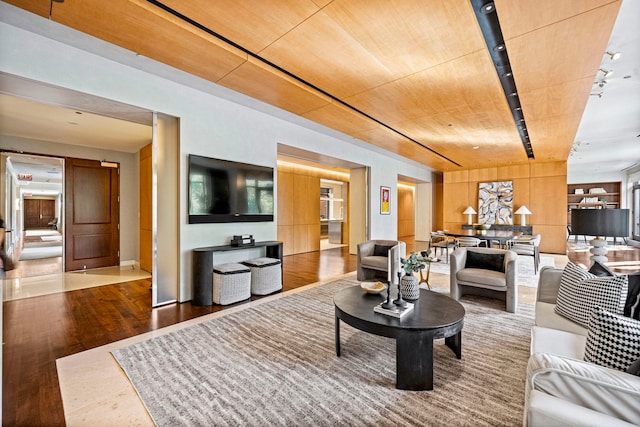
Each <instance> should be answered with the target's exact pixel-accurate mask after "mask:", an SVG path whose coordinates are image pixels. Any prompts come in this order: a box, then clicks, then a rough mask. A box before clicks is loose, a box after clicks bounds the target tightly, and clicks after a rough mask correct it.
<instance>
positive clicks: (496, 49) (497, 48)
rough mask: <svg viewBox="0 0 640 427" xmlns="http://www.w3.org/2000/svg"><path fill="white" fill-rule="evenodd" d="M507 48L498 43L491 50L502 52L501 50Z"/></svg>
mask: <svg viewBox="0 0 640 427" xmlns="http://www.w3.org/2000/svg"><path fill="white" fill-rule="evenodd" d="M506 48H507V47H506V46H505V45H504V43H500V44H499V45H497V46H496V47H494V48H493V50H495V51H496V52H502V51H503V50H505V49H506Z"/></svg>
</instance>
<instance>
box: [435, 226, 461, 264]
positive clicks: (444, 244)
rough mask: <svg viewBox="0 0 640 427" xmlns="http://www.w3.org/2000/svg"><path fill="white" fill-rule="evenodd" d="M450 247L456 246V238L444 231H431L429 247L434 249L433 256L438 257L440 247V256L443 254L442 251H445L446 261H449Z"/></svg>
mask: <svg viewBox="0 0 640 427" xmlns="http://www.w3.org/2000/svg"><path fill="white" fill-rule="evenodd" d="M449 248H455V241H454V239H452V238H451V237H449V236H447V235H445V234H444V233H443V232H437V231H436V232H431V239H430V240H429V249H433V256H435V257H437V256H438V249H440V256H442V251H444V253H445V262H449Z"/></svg>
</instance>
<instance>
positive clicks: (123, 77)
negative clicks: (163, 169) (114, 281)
mask: <svg viewBox="0 0 640 427" xmlns="http://www.w3.org/2000/svg"><path fill="white" fill-rule="evenodd" d="M25 13H26V12H25ZM25 13H23V12H22V11H20V10H16V9H15V8H13V7H11V6H9V5H6V4H4V3H1V4H0V20H2V21H4V22H2V23H0V51H1V52H2V55H0V71H3V72H5V73H9V74H13V75H17V76H22V77H25V78H28V79H33V80H37V81H40V82H45V83H48V84H52V85H56V86H62V87H66V88H70V89H74V90H77V91H82V92H86V93H90V94H94V95H97V96H100V97H104V98H108V99H113V100H116V101H120V102H124V103H127V104H131V105H136V106H140V107H143V108H146V109H149V110H152V111H157V112H161V113H164V114H169V115H172V116H175V117H178V118H180V141H181V142H180V150H179V152H180V170H181V173H180V183H179V189H180V191H181V193H180V194H179V195H178V201H177V202H178V203H177V205H178V206H179V210H180V252H181V257H182V259H181V263H180V264H181V265H182V266H183V268H182V271H181V278H180V301H185V300H189V299H190V298H191V250H192V249H193V248H196V247H201V246H211V245H220V244H226V243H227V242H228V241H229V239H230V237H231V236H232V235H234V234H253V235H254V237H255V238H256V240H274V239H276V236H277V230H276V222H272V223H234V224H195V225H189V224H187V214H186V203H187V198H186V194H185V191H186V185H187V184H186V170H187V155H188V154H190V153H193V154H199V155H204V156H210V157H217V158H222V159H229V160H236V161H242V162H246V163H254V164H259V165H266V166H271V167H274V168H275V167H276V157H277V144H278V143H282V144H286V145H289V146H293V147H298V148H301V149H304V150H308V151H313V152H321V153H323V154H326V155H328V156H331V157H336V158H341V159H344V160H347V161H350V162H353V163H357V164H361V165H366V166H370V168H371V191H372V194H371V197H370V206H369V207H370V209H371V212H372V215H371V237H372V238H387V239H395V238H396V237H397V236H396V235H397V213H396V211H397V189H396V183H397V177H398V175H399V174H400V175H403V176H407V177H412V178H415V179H417V180H420V181H423V182H430V180H431V170H430V169H429V168H427V167H424V166H422V165H419V164H418V163H415V162H411V161H404V160H401V159H400V158H399V157H398V156H395V155H392V154H390V153H384V152H381V150H378V149H376V150H370V149H367V148H366V147H365V145H364V144H363V143H362V142H358V141H356V142H354V143H352V142H350V141H353V139H352V138H351V137H346V136H341V135H337V134H336V132H328V134H327V133H323V132H320V131H318V130H317V129H320V127H319V126H317V125H311V124H309V125H308V126H303V125H301V124H296V123H293V122H292V121H289V120H285V119H283V117H291V118H292V120H293V119H294V116H292V115H289V114H288V113H283V112H282V111H279V110H278V111H275V110H274V115H271V114H267V113H265V112H264V111H267V110H269V108H267V107H265V106H264V105H262V104H260V103H257V102H256V101H255V100H250V99H248V98H246V97H244V98H243V97H242V96H236V98H238V99H246V100H247V103H248V104H253V105H256V104H259V107H260V109H261V110H263V111H258V110H256V109H253V108H249V107H247V106H244V105H240V104H238V103H236V102H232V101H230V100H228V99H225V98H231V97H232V95H231V94H230V91H228V90H226V89H224V88H220V87H219V86H217V85H214V84H210V83H205V82H203V81H202V80H200V79H197V78H195V77H193V76H188V75H185V74H184V73H181V72H178V71H176V70H173V69H170V68H169V67H166V66H164V65H161V64H154V66H155V67H157V69H158V70H159V71H158V74H162V75H165V76H166V75H175V76H178V77H179V79H180V80H181V81H182V83H177V82H176V81H172V80H169V79H167V78H164V77H160V76H159V75H157V74H151V73H149V72H146V71H142V70H141V69H138V68H135V67H134V66H129V65H124V64H123V63H120V62H126V63H128V64H132V65H136V61H143V60H141V59H138V58H137V57H136V56H135V55H134V54H133V53H131V52H127V51H124V50H119V49H118V48H115V47H113V46H110V45H109V46H107V48H105V43H104V42H101V41H97V40H95V39H93V38H91V37H89V36H86V35H84V34H81V33H77V32H75V31H73V30H70V29H67V28H64V27H61V26H59V25H58V24H56V23H53V22H51V21H48V20H45V19H41V18H38V17H31V16H26V15H25ZM16 14H17V15H18V18H19V19H17V18H16ZM7 22H11V23H12V24H8V23H7ZM14 23H18V24H14ZM14 25H20V26H22V27H27V28H29V31H26V30H24V29H22V28H18V27H16V26H14ZM48 29H50V31H49V32H48V33H47V30H48ZM31 31H37V32H38V33H39V34H43V33H47V35H48V37H44V36H41V35H39V34H35V33H33V32H31ZM49 37H56V38H57V39H62V40H71V39H73V40H74V43H77V44H80V43H81V44H82V45H83V48H84V49H85V50H81V49H79V48H76V47H72V46H70V45H68V44H64V43H61V42H58V41H54V40H52V39H51V38H49ZM89 50H91V51H94V52H100V53H101V54H102V53H103V52H116V53H118V52H119V53H120V55H121V57H120V58H118V60H119V61H120V62H116V61H114V60H110V59H106V58H104V57H102V56H99V55H98V54H94V53H90V52H89ZM151 63H152V61H150V60H148V59H144V66H145V67H146V68H149V67H150V64H151ZM174 80H177V79H174ZM184 82H193V84H189V85H186V84H184ZM205 85H206V91H205V90H202V88H203V87H204V86H205ZM194 87H198V88H199V89H195V88H194ZM212 93H219V96H216V95H214V94H212ZM276 116H278V117H276ZM296 120H298V119H296ZM302 122H303V123H304V122H305V121H304V120H302ZM276 185H277V183H276ZM383 185H384V186H389V187H391V196H392V199H391V206H392V209H391V210H392V214H391V215H380V214H379V212H380V206H379V196H378V193H379V189H380V186H383ZM159 214H161V213H159ZM160 249H161V248H160Z"/></svg>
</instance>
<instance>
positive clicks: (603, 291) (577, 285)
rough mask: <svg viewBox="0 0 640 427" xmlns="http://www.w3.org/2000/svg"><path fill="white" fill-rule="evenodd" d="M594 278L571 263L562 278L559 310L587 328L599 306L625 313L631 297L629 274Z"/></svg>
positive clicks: (556, 308)
mask: <svg viewBox="0 0 640 427" xmlns="http://www.w3.org/2000/svg"><path fill="white" fill-rule="evenodd" d="M593 277H594V276H593V275H592V274H590V273H589V272H587V271H586V270H583V269H582V268H580V267H578V266H577V265H575V264H573V263H571V262H569V263H568V264H567V265H566V267H565V268H564V271H563V273H562V279H561V280H560V288H559V289H558V299H557V304H556V307H555V312H556V313H557V314H559V315H561V316H564V317H566V318H568V319H570V320H573V321H574V322H576V323H578V324H580V325H582V326H584V327H587V325H588V323H589V319H590V317H591V313H592V312H593V309H594V308H595V307H596V306H600V307H602V308H604V309H606V310H608V311H610V312H612V313H615V314H622V312H623V310H624V303H625V300H626V296H627V281H628V280H627V277H626V276H616V277H600V278H593ZM585 278H586V279H585Z"/></svg>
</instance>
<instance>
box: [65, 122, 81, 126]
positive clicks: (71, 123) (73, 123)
mask: <svg viewBox="0 0 640 427" xmlns="http://www.w3.org/2000/svg"><path fill="white" fill-rule="evenodd" d="M67 123H69V124H70V125H76V126H77V125H78V123H76V122H67Z"/></svg>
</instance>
